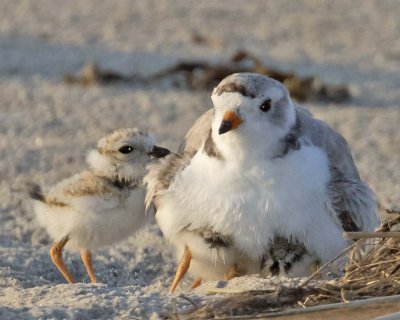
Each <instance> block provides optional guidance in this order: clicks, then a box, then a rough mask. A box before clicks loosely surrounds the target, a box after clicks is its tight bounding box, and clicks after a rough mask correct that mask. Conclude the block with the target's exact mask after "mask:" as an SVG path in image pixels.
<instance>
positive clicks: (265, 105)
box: [260, 99, 271, 112]
mask: <svg viewBox="0 0 400 320" xmlns="http://www.w3.org/2000/svg"><path fill="white" fill-rule="evenodd" d="M269 109H271V99H267V100H265V101H264V102H263V103H262V105H261V106H260V110H261V111H262V112H267V111H268V110H269Z"/></svg>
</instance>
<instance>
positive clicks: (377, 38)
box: [0, 0, 400, 286]
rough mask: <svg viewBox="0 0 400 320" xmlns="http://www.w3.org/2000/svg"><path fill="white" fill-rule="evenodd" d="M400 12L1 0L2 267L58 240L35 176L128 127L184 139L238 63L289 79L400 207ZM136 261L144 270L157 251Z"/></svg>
mask: <svg viewBox="0 0 400 320" xmlns="http://www.w3.org/2000/svg"><path fill="white" fill-rule="evenodd" d="M399 16H400V2H399V1H396V0H393V1H391V0H376V1H372V0H365V1H363V0H353V1H347V0H336V1H313V0H297V1H292V0H280V1H256V0H252V1H246V2H244V1H240V0H223V1H211V0H206V1H194V0H185V1H183V0H182V1H172V0H170V1H163V0H159V1H157V0H148V1H131V0H120V1H97V0H81V1H64V0H35V1H29V0H21V1H14V0H2V1H0V176H1V180H0V246H1V244H3V247H2V248H1V250H2V251H3V254H4V255H6V256H7V257H8V258H7V260H4V261H2V263H3V265H2V267H4V268H16V269H18V264H17V263H16V261H20V259H21V256H19V257H17V254H16V253H15V252H16V250H17V249H16V248H19V249H20V253H19V254H20V255H22V257H25V256H26V257H28V256H31V253H32V252H33V251H35V250H39V249H38V248H42V247H41V246H42V245H43V244H48V241H49V240H48V238H47V236H46V235H45V234H44V233H43V232H42V230H40V229H39V228H38V226H37V224H36V222H35V220H34V217H33V214H32V211H31V209H30V207H29V205H27V204H26V202H25V200H24V199H25V193H24V188H25V186H26V183H27V182H28V181H32V180H33V181H36V182H39V183H42V184H44V185H51V184H53V183H55V182H56V181H58V180H60V179H62V178H65V177H67V176H69V175H71V174H72V173H75V172H78V171H79V170H81V169H83V168H84V167H85V165H86V164H85V156H86V153H87V151H88V150H89V149H90V148H91V147H92V146H93V145H94V143H95V142H96V141H97V140H98V138H100V137H101V136H103V135H104V134H107V133H108V132H110V131H111V130H113V129H115V128H118V127H133V126H138V127H140V128H148V129H150V130H152V131H154V132H155V134H156V136H157V138H158V141H159V142H160V143H162V144H164V145H165V146H168V147H170V148H176V147H177V145H178V144H179V142H180V141H181V139H182V138H183V137H184V135H185V133H186V132H187V130H188V129H189V128H190V126H191V125H192V123H193V122H194V120H195V119H196V118H197V117H198V116H199V115H200V114H201V113H203V112H204V111H206V110H208V109H209V108H210V107H211V106H212V105H211V100H210V94H211V90H212V87H213V86H214V85H215V84H216V83H218V81H219V79H220V78H221V77H223V76H225V75H226V74H229V73H231V72H234V71H244V70H250V71H256V72H262V73H266V74H269V75H271V76H276V77H277V78H279V79H280V81H283V82H284V83H285V85H287V86H288V87H289V88H290V89H291V91H292V94H293V95H294V96H295V97H297V99H298V101H299V102H300V103H301V104H302V105H304V106H306V107H308V108H309V109H310V110H311V111H312V112H313V113H314V115H315V116H316V117H318V118H321V119H323V120H325V121H327V122H328V123H329V124H330V125H331V126H332V127H334V128H335V129H337V130H338V131H339V132H340V133H342V134H343V135H344V136H345V138H346V139H347V140H348V141H349V143H350V145H351V147H352V150H353V155H354V157H355V160H356V163H357V165H358V167H359V169H360V173H361V175H362V177H363V179H365V180H366V181H367V182H368V183H369V184H370V185H371V186H372V188H373V189H374V190H375V192H376V194H377V198H378V201H379V209H380V212H384V211H385V209H387V208H396V207H399V206H400V183H399V181H400V165H399V164H400V162H399V160H400V133H399V129H398V128H399V123H400V109H399V108H400V90H399V87H400V37H399V35H400V19H399ZM147 237H148V239H150V240H149V242H148V244H143V247H144V248H145V249H146V248H147V249H146V250H147V253H148V251H149V250H150V251H151V250H153V249H151V246H152V241H153V243H154V241H159V243H162V242H161V240H154V239H155V238H157V239H159V235H158V234H157V231H156V230H150V231H148V234H147ZM144 238H146V237H144ZM130 245H132V246H133V245H134V244H133V243H130ZM146 246H148V247H146ZM21 248H24V249H21ZM121 248H125V247H123V246H122V247H120V249H112V250H117V251H118V250H122V251H124V250H126V248H125V249H121ZM45 249H46V248H45ZM145 249H143V248H141V250H142V251H143V250H144V251H146V250H145ZM21 250H22V251H21ZM40 250H42V249H40ZM43 250H44V249H43ZM46 250H47V249H46ZM46 250H44V251H40V252H42V253H41V254H43V257H44V256H45V255H46V254H47V251H46ZM154 250H156V249H154ZM157 250H158V251H157ZM157 250H156V251H157V252H155V251H154V252H155V253H154V256H156V257H158V258H157V259H159V261H164V262H165V261H168V263H170V261H172V260H171V257H170V256H169V253H168V252H166V253H165V255H163V254H164V253H162V249H157ZM21 252H22V253H21ZM118 252H119V251H118ZM115 256H117V254H115V252H114V253H113V252H111V251H107V250H105V251H104V257H108V258H109V257H115ZM108 258H107V259H108ZM18 259H19V260H18ZM43 259H44V258H43ZM107 259H106V258H104V261H106V260H107ZM135 259H136V260H135ZM135 259H132V261H133V262H131V263H132V264H133V265H132V266H131V267H132V268H133V269H134V268H136V267H137V264H138V263H139V262H140V263H144V262H143V261H146V260H143V259H145V258H143V259H142V258H140V257H137V258H135ZM140 259H142V260H140ZM139 260H140V261H139ZM5 261H6V262H5ZM138 261H139V262H138ZM31 263H32V265H33V264H35V260H32V262H31ZM135 263H136V264H135ZM150 263H151V262H150ZM168 263H167V264H166V265H167V267H166V268H169V266H170V265H169V264H168ZM144 264H146V263H144ZM47 265H48V266H47ZM115 265H117V267H116V268H117V269H118V268H119V267H120V268H122V264H118V262H115ZM42 268H47V269H46V270H49V271H47V272H49V276H48V279H50V280H51V281H58V282H59V283H61V282H62V281H61V278H58V275H57V274H56V273H55V272H53V271H50V270H52V267H51V266H50V264H49V263H48V261H46V267H44V266H43V267H42ZM76 268H78V267H76ZM99 268H100V269H101V268H103V269H104V270H106V269H107V266H104V267H102V266H100V267H99ZM171 268H172V262H171ZM20 270H23V269H21V268H20ZM171 270H173V269H171ZM171 270H169V269H168V270H167V271H165V270H164V271H163V272H166V274H167V275H168V272H169V273H171V272H173V271H171ZM21 272H22V271H21ZM35 272H36V273H37V274H41V272H42V270H39V269H38V270H36V271H34V272H33V273H35ZM104 272H106V271H104ZM121 272H122V271H121ZM163 272H162V270H161V269H156V271H154V272H153V274H151V277H150V276H149V277H150V278H151V279H154V278H156V279H157V277H158V279H159V280H160V279H162V276H161V274H164V273H163ZM82 274H83V273H82ZM12 277H16V275H12ZM128 278H129V277H127V279H128ZM54 279H56V280H54ZM149 281H150V280H149ZM160 281H161V280H160ZM116 283H117V284H121V283H123V282H121V281H120V282H118V281H117V282H116ZM125 284H126V283H125ZM161 286H162V285H161Z"/></svg>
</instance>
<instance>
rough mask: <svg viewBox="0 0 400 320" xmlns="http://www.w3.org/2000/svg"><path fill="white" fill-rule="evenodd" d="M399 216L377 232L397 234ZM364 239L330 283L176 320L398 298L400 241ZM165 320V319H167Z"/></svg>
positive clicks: (247, 298) (254, 295)
mask: <svg viewBox="0 0 400 320" xmlns="http://www.w3.org/2000/svg"><path fill="white" fill-rule="evenodd" d="M399 229H400V214H397V215H396V216H395V217H394V218H393V219H391V220H389V221H387V222H385V223H384V224H383V225H382V226H381V228H380V229H379V230H378V231H377V232H378V233H379V234H381V233H385V232H387V233H389V232H390V233H393V232H400V231H399ZM371 238H373V239H374V240H371V239H366V238H365V237H363V238H362V239H360V240H358V241H357V242H356V243H355V244H353V245H352V246H351V251H350V250H347V252H348V251H350V253H349V255H348V258H349V261H348V263H347V265H346V267H345V274H344V276H343V277H341V278H339V279H335V280H330V281H314V280H313V279H312V278H313V276H312V277H311V278H309V279H307V281H306V282H304V283H303V285H300V286H298V287H288V286H279V287H277V288H276V289H268V290H259V291H248V292H242V293H236V294H231V295H230V296H229V297H226V298H222V299H220V300H217V301H213V302H209V303H206V304H205V305H203V306H201V307H196V308H193V309H192V310H190V311H187V312H185V313H181V314H179V319H216V318H221V317H232V318H236V317H238V316H245V315H246V316H249V315H250V316H261V315H265V316H267V315H273V314H274V313H276V312H280V311H283V310H288V309H296V308H307V307H313V306H321V305H327V304H333V303H343V302H346V303H348V302H351V301H356V300H357V301H358V300H363V299H371V298H378V297H388V296H394V295H400V239H399V238H398V237H395V238H391V237H384V238H380V239H379V240H377V239H376V236H375V235H372V237H371ZM166 318H167V319H168V316H167V317H166Z"/></svg>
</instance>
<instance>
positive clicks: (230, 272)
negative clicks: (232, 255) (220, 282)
mask: <svg viewBox="0 0 400 320" xmlns="http://www.w3.org/2000/svg"><path fill="white" fill-rule="evenodd" d="M238 276H240V272H239V269H238V266H237V265H236V264H234V265H233V266H232V267H231V268H230V269H229V270H228V272H227V273H225V280H227V281H228V280H231V279H233V278H236V277H238Z"/></svg>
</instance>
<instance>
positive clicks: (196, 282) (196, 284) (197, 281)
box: [192, 278, 201, 289]
mask: <svg viewBox="0 0 400 320" xmlns="http://www.w3.org/2000/svg"><path fill="white" fill-rule="evenodd" d="M199 285H201V278H197V279H196V280H194V281H193V282H192V289H196V288H197V287H198V286H199Z"/></svg>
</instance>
